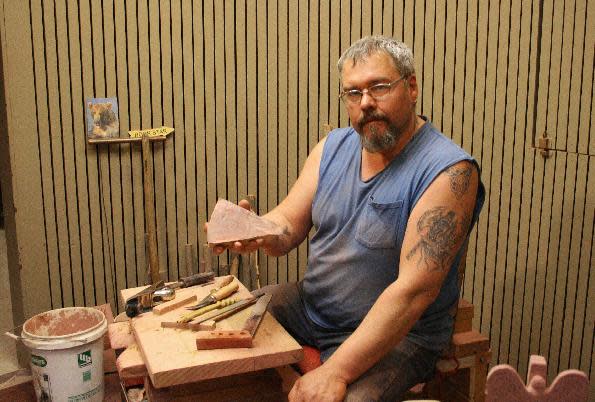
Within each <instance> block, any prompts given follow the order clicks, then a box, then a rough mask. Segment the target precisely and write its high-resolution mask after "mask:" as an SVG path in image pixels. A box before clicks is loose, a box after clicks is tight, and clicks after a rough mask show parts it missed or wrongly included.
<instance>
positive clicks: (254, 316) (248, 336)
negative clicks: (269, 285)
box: [196, 294, 271, 350]
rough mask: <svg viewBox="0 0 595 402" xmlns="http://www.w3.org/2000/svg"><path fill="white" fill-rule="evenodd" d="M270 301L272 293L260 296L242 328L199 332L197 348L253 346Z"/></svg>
mask: <svg viewBox="0 0 595 402" xmlns="http://www.w3.org/2000/svg"><path fill="white" fill-rule="evenodd" d="M270 301H271V294H265V295H264V296H262V297H260V298H259V299H258V301H257V302H256V304H255V305H254V307H253V308H252V313H251V315H250V317H248V319H247V320H246V322H245V323H244V326H243V328H242V329H241V330H231V331H219V330H216V331H202V332H199V333H198V334H197V336H196V349H198V350H203V349H229V348H251V347H252V346H253V343H252V341H253V339H254V334H255V333H256V330H257V329H258V325H259V324H260V322H261V321H262V317H264V314H265V313H266V309H267V306H268V304H269V302H270Z"/></svg>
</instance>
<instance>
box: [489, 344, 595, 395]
mask: <svg viewBox="0 0 595 402" xmlns="http://www.w3.org/2000/svg"><path fill="white" fill-rule="evenodd" d="M546 378H547V363H546V361H545V358H544V357H542V356H538V355H532V356H531V357H530V359H529V370H528V372H527V385H526V386H525V384H524V383H523V381H522V380H521V377H519V375H518V373H517V372H516V370H515V369H514V368H512V367H511V366H509V365H507V364H499V365H497V366H495V367H493V368H492V369H491V370H490V373H489V374H488V377H487V385H486V402H537V401H539V402H565V401H573V402H587V398H588V395H589V378H588V377H587V375H586V374H585V373H583V372H582V371H579V370H566V371H563V372H561V373H560V374H558V376H557V377H556V378H555V379H554V381H553V382H552V384H551V385H550V386H549V387H546V384H547V383H546Z"/></svg>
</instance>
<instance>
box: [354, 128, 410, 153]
mask: <svg viewBox="0 0 595 402" xmlns="http://www.w3.org/2000/svg"><path fill="white" fill-rule="evenodd" d="M386 123H387V124H388V127H387V129H386V130H384V132H381V131H380V130H378V129H377V128H376V127H375V126H373V125H372V126H370V127H369V130H370V134H371V135H370V136H366V135H364V134H363V133H361V134H360V135H359V138H360V141H361V144H362V147H363V148H364V149H365V150H366V151H368V152H370V153H376V152H382V151H387V150H390V149H392V148H393V147H394V146H395V144H396V143H397V140H398V139H399V137H400V134H399V132H398V131H397V129H396V127H394V126H393V125H392V124H390V123H388V122H386ZM362 131H363V127H362Z"/></svg>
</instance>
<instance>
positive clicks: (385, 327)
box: [290, 162, 479, 401]
mask: <svg viewBox="0 0 595 402" xmlns="http://www.w3.org/2000/svg"><path fill="white" fill-rule="evenodd" d="M478 183H479V178H478V172H477V169H476V168H475V167H474V165H473V164H471V163H470V162H460V163H457V164H455V165H454V166H452V167H450V168H449V169H447V170H446V171H445V172H443V173H442V174H441V175H439V176H438V177H437V178H436V180H435V181H434V182H433V183H432V184H431V185H430V187H429V188H428V189H427V190H426V192H425V193H424V195H423V196H422V198H421V199H420V200H419V202H418V203H417V205H416V206H415V208H414V209H413V211H412V213H411V215H410V217H409V221H408V223H407V229H406V232H405V238H404V240H403V247H402V250H401V257H400V263H399V264H400V265H399V276H398V279H397V280H396V281H395V282H393V283H392V284H391V285H390V286H388V287H387V288H386V289H385V290H384V291H383V292H382V293H381V295H380V296H379V298H378V299H377V300H376V302H375V303H374V305H373V306H372V308H371V309H370V311H369V312H368V314H367V315H366V317H365V318H364V320H363V321H362V323H361V324H360V325H359V327H358V328H357V329H356V330H355V331H354V333H353V334H352V335H351V336H350V337H349V338H347V340H346V341H345V342H344V343H343V344H342V345H341V346H340V347H339V348H338V349H337V351H336V352H335V353H334V354H333V355H332V356H331V357H330V358H329V359H328V360H327V361H326V362H325V364H323V365H322V366H321V367H320V368H319V369H317V370H314V371H312V372H310V373H308V374H307V375H306V376H304V377H302V378H301V379H300V380H299V381H298V382H297V383H296V386H295V387H294V389H293V390H292V395H290V400H292V401H294V400H295V401H299V400H304V401H305V400H309V399H310V400H313V399H314V395H318V394H319V392H323V390H324V389H327V390H334V391H333V392H334V393H335V394H336V393H344V392H345V391H344V387H346V386H347V384H349V383H351V382H353V381H354V380H356V379H357V378H358V377H359V376H360V375H361V374H362V373H364V372H365V371H366V370H367V369H368V368H370V367H371V366H372V365H374V364H375V363H376V362H377V361H379V360H380V359H381V358H382V357H383V356H384V355H385V354H386V353H387V352H388V351H389V350H391V349H392V348H394V347H395V346H396V345H397V344H398V343H399V342H400V341H401V340H402V339H403V338H404V337H405V335H406V334H407V333H408V332H409V330H410V329H411V327H412V326H413V325H414V324H415V323H416V322H417V320H419V318H420V317H421V315H422V314H423V312H424V311H425V310H426V309H427V307H428V306H429V305H430V304H431V303H432V302H433V301H434V300H435V299H436V297H437V296H438V293H439V292H440V288H441V286H442V282H443V281H444V278H445V277H446V275H447V274H448V270H449V267H450V266H451V265H452V262H453V260H454V258H455V256H456V253H457V251H458V250H459V249H460V247H461V246H462V244H463V242H464V240H465V238H466V236H467V232H468V230H469V225H470V223H471V217H472V214H473V209H474V205H475V198H476V194H477V188H478ZM292 398H293V399H292ZM333 398H334V396H333V397H331V398H329V400H342V398H343V396H342V395H341V396H340V398H338V399H333ZM321 400H322V399H321ZM325 400H326V399H325Z"/></svg>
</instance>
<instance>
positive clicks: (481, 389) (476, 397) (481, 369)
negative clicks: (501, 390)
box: [469, 351, 491, 402]
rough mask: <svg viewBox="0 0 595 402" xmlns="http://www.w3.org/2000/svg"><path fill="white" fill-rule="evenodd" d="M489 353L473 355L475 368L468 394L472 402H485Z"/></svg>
mask: <svg viewBox="0 0 595 402" xmlns="http://www.w3.org/2000/svg"><path fill="white" fill-rule="evenodd" d="M490 358H491V351H487V352H483V353H477V354H476V355H475V366H474V367H473V369H472V370H471V371H472V374H471V381H470V384H469V385H470V386H471V387H472V389H471V392H470V394H471V395H472V396H473V399H472V400H473V402H485V398H486V395H485V389H486V378H487V376H488V365H489V364H490Z"/></svg>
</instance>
